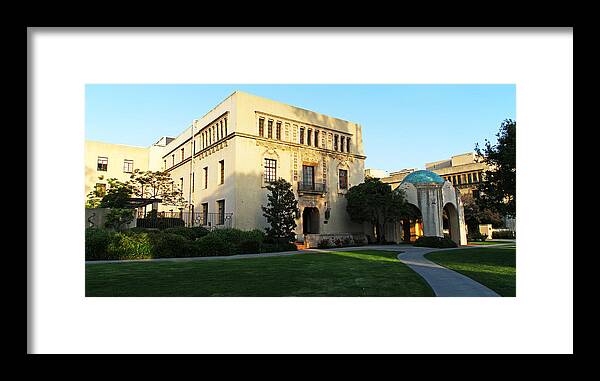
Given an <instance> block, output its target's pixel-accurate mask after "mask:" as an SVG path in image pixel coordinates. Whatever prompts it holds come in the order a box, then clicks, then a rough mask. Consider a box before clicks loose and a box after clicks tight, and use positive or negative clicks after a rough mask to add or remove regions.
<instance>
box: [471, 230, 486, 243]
mask: <svg viewBox="0 0 600 381" xmlns="http://www.w3.org/2000/svg"><path fill="white" fill-rule="evenodd" d="M487 237H488V236H487V234H481V233H480V232H478V231H474V232H472V233H470V232H469V234H467V241H470V242H483V241H485V240H486V239H487Z"/></svg>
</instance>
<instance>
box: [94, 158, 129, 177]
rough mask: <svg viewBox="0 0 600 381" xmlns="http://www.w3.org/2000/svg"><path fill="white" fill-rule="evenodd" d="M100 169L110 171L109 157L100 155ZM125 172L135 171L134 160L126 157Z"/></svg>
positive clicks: (98, 168)
mask: <svg viewBox="0 0 600 381" xmlns="http://www.w3.org/2000/svg"><path fill="white" fill-rule="evenodd" d="M97 170H98V171H103V172H106V171H108V158H107V157H103V156H98V166H97ZM123 172H126V173H131V172H133V160H128V159H125V160H123Z"/></svg>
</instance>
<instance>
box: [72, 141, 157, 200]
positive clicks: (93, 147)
mask: <svg viewBox="0 0 600 381" xmlns="http://www.w3.org/2000/svg"><path fill="white" fill-rule="evenodd" d="M148 152H149V150H148V148H144V147H136V146H128V145H123V144H110V143H102V142H95V141H89V140H86V142H85V193H84V196H86V195H87V194H88V193H89V192H90V191H91V190H92V189H93V188H94V187H95V186H96V183H103V184H107V187H108V182H107V181H106V180H107V179H109V178H113V177H114V178H117V179H118V180H119V181H127V180H129V176H130V173H126V172H123V162H124V160H125V159H128V160H133V168H134V169H139V170H141V171H147V170H148ZM98 156H102V157H107V158H108V167H107V171H98ZM99 176H104V178H103V180H99V179H98V177H99Z"/></svg>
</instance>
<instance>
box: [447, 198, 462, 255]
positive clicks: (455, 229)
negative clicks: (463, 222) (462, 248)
mask: <svg viewBox="0 0 600 381" xmlns="http://www.w3.org/2000/svg"><path fill="white" fill-rule="evenodd" d="M443 219H444V230H446V229H448V233H449V235H450V239H451V240H453V241H454V242H456V244H457V245H460V226H459V224H458V211H457V210H456V207H455V206H454V205H453V204H452V203H449V202H448V203H446V205H444V214H443Z"/></svg>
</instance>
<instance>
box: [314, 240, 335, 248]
mask: <svg viewBox="0 0 600 381" xmlns="http://www.w3.org/2000/svg"><path fill="white" fill-rule="evenodd" d="M331 246H332V245H331V241H329V239H327V238H323V239H322V240H320V241H319V242H318V243H317V247H318V248H319V249H328V248H330V247H331Z"/></svg>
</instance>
